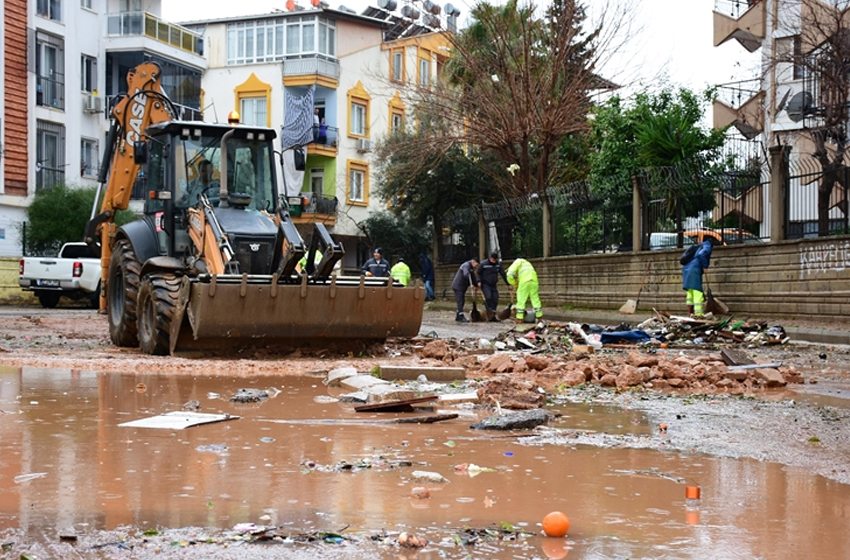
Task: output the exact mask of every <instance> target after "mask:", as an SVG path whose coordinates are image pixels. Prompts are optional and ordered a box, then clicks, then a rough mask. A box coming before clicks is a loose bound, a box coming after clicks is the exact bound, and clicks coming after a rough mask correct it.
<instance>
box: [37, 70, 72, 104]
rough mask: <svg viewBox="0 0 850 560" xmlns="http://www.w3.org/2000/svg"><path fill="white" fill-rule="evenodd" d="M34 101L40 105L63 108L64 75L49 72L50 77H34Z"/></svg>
mask: <svg viewBox="0 0 850 560" xmlns="http://www.w3.org/2000/svg"><path fill="white" fill-rule="evenodd" d="M36 80H37V81H36V90H35V103H36V105H40V106H42V107H53V108H54V109H62V110H64V109H65V76H64V75H63V74H59V73H58V72H51V75H50V77H47V76H38V77H37V78H36Z"/></svg>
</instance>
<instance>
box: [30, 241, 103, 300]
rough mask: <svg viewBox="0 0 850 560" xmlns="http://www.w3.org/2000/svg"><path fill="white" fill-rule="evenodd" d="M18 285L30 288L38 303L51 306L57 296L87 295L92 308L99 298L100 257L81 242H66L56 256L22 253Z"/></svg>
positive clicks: (83, 296)
mask: <svg viewBox="0 0 850 560" xmlns="http://www.w3.org/2000/svg"><path fill="white" fill-rule="evenodd" d="M18 285H19V286H20V287H21V288H22V289H23V290H24V291H32V292H34V293H35V295H36V297H38V301H39V302H41V305H42V306H44V307H46V308H48V309H52V308H54V307H56V305H57V304H58V303H59V298H60V297H62V296H66V297H68V298H71V299H73V300H79V299H87V300H88V301H89V302H90V305H91V306H92V307H94V308H97V307H98V303H99V302H98V300H99V298H100V258H99V257H97V256H95V255H94V254H93V253H92V251H91V249H89V247H88V245H86V244H85V243H66V244H65V245H63V246H62V249H61V250H60V251H59V256H58V257H24V258H23V259H21V263H20V271H19V273H18Z"/></svg>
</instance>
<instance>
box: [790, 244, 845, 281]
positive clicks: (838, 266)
mask: <svg viewBox="0 0 850 560" xmlns="http://www.w3.org/2000/svg"><path fill="white" fill-rule="evenodd" d="M848 269H850V241H839V242H837V243H835V242H833V243H818V244H817V245H810V246H808V247H801V248H800V278H804V277H805V276H809V275H812V274H820V273H822V272H844V271H845V270H848Z"/></svg>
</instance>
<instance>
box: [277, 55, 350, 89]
mask: <svg viewBox="0 0 850 560" xmlns="http://www.w3.org/2000/svg"><path fill="white" fill-rule="evenodd" d="M283 84H284V85H285V86H308V85H311V84H316V85H319V86H324V87H327V88H331V89H336V88H337V86H338V85H339V60H337V59H335V58H329V57H327V56H324V55H321V54H301V55H295V56H288V57H286V58H285V59H284V60H283Z"/></svg>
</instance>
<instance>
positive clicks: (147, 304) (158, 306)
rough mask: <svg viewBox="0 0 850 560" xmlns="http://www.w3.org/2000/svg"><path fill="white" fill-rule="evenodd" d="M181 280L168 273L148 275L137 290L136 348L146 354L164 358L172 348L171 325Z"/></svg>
mask: <svg viewBox="0 0 850 560" xmlns="http://www.w3.org/2000/svg"><path fill="white" fill-rule="evenodd" d="M179 293H180V279H179V278H178V277H177V276H176V275H174V274H169V273H155V274H149V275H148V276H145V277H144V279H142V285H141V286H140V287H139V307H138V310H137V316H138V318H139V346H140V347H141V349H142V352H144V353H146V354H155V355H158V356H165V355H166V354H168V353H169V351H170V346H171V344H170V343H171V321H172V319H173V318H174V308H175V306H176V305H177V296H178V294H179Z"/></svg>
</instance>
